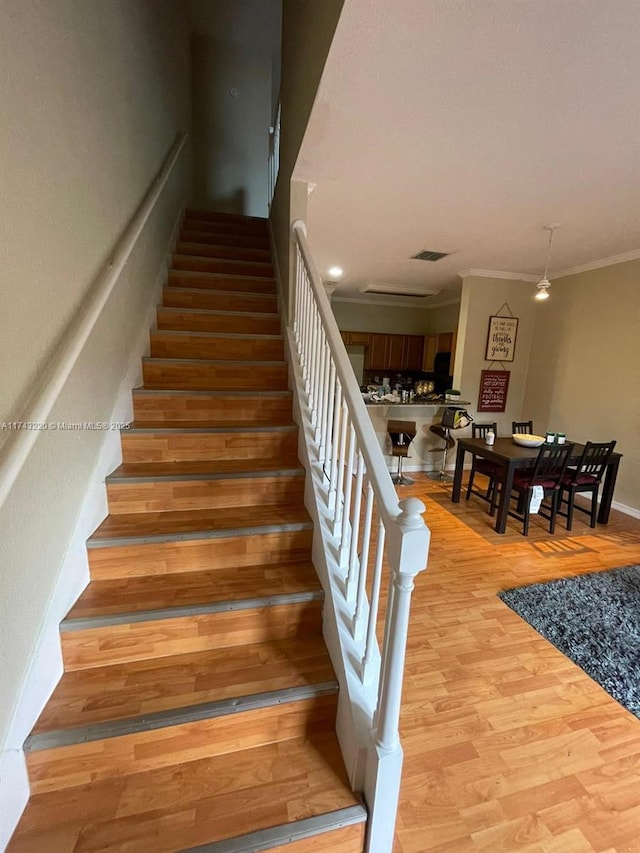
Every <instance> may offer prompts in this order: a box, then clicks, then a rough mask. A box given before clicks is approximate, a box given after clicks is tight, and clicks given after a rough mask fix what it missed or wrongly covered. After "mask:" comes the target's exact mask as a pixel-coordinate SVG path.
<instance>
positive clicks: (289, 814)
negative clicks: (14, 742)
mask: <svg viewBox="0 0 640 853" xmlns="http://www.w3.org/2000/svg"><path fill="white" fill-rule="evenodd" d="M262 780H264V781H262ZM354 807H357V809H358V810H359V811H360V817H359V819H361V820H364V814H363V811H364V810H363V809H362V805H361V802H360V799H359V797H358V795H356V794H353V793H352V792H351V790H350V789H349V785H348V781H347V778H346V774H345V771H344V766H343V763H342V757H341V754H340V748H339V745H338V742H337V739H336V737H335V734H334V733H331V732H326V731H321V732H319V733H318V734H313V733H312V734H310V735H308V736H307V737H299V738H291V739H288V740H286V741H278V742H275V743H270V744H266V745H263V746H257V747H253V748H249V749H245V750H242V751H240V752H238V753H235V754H226V755H222V756H213V757H205V758H194V759H192V760H190V761H188V762H186V763H184V762H183V763H181V764H179V765H176V764H174V765H170V766H165V767H161V768H156V769H152V770H147V771H144V772H140V773H136V774H132V775H128V776H126V777H120V778H117V779H110V780H109V779H108V780H96V781H95V782H94V783H92V784H91V786H88V785H84V786H76V787H74V788H63V789H60V790H54V791H51V792H47V793H42V794H37V795H34V796H33V797H32V798H31V801H30V803H29V805H28V807H27V810H26V812H25V815H24V817H23V821H22V823H21V825H20V827H19V829H18V832H17V833H16V834H15V836H14V839H13V840H12V842H11V844H10V847H9V848H8V853H35V851H39V850H44V849H46V850H47V853H67V851H69V850H77V851H80V849H82V853H98V851H104V850H107V849H112V850H114V851H115V850H125V849H126V850H127V853H148V851H149V849H153V853H174V851H176V850H182V851H184V850H186V849H193V848H196V849H197V848H198V846H200V847H202V845H211V844H213V843H219V844H232V845H233V844H234V843H235V842H234V841H233V839H234V838H237V837H238V828H239V827H241V828H242V833H243V835H246V834H247V833H257V832H260V831H263V830H270V829H273V828H274V827H277V826H281V827H284V828H285V831H286V827H291V828H292V830H294V829H295V828H296V822H297V821H299V820H303V819H309V818H313V817H316V816H320V815H326V816H327V821H329V820H331V815H332V814H333V815H334V817H335V816H336V814H338V813H342V814H343V816H345V813H344V811H343V810H345V809H352V808H354ZM354 811H355V809H354ZM285 825H286V826H285ZM318 829H319V827H318V826H317V825H316V826H312V827H309V831H311V832H317V831H318ZM254 837H255V836H254ZM286 838H287V836H286V835H284V836H283V837H282V841H283V843H284V842H285V841H286ZM80 840H81V842H82V847H81V848H80V847H79V846H78V845H79V843H80ZM44 842H48V846H47V845H46V844H44V846H43V843H44ZM278 842H279V839H278V838H277V836H273V837H272V838H271V841H270V842H269V843H270V844H271V847H272V849H277V848H273V845H274V844H277V843H278ZM296 843H298V842H296ZM150 844H151V848H150ZM205 849H206V848H205ZM235 849H237V848H235ZM246 849H247V848H246V846H245V851H246ZM249 849H251V848H249ZM257 849H260V848H257ZM263 849H265V848H264V847H263ZM266 849H269V848H268V847H267V848H266ZM284 849H285V850H286V846H285V848H284ZM298 849H300V848H298ZM317 849H318V848H317V847H316V850H317ZM320 849H322V848H320ZM355 849H356V848H355V847H349V848H348V853H351V851H353V850H355ZM223 850H225V848H224V847H218V851H217V853H222V851H223ZM230 850H234V847H233V846H232V847H227V848H226V853H229V851H230ZM341 853H342V851H341Z"/></svg>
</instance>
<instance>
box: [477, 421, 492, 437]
mask: <svg viewBox="0 0 640 853" xmlns="http://www.w3.org/2000/svg"><path fill="white" fill-rule="evenodd" d="M490 429H492V430H493V432H494V435H495V437H496V438H497V437H498V424H497V422H495V421H494V422H493V423H492V424H490V423H485V424H479V423H475V422H474V423H472V424H471V437H472V438H486V437H487V432H488V431H489V430H490Z"/></svg>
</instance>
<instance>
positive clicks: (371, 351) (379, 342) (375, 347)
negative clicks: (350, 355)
mask: <svg viewBox="0 0 640 853" xmlns="http://www.w3.org/2000/svg"><path fill="white" fill-rule="evenodd" d="M388 337H389V336H388V335H381V334H377V333H372V334H370V335H369V346H368V347H367V349H366V350H365V354H364V369H365V370H386V369H387V368H388V367H389V365H388V364H387V358H388V341H387V338H388Z"/></svg>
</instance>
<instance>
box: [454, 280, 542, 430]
mask: <svg viewBox="0 0 640 853" xmlns="http://www.w3.org/2000/svg"><path fill="white" fill-rule="evenodd" d="M532 290H533V285H532V284H528V283H525V282H522V281H510V280H505V279H493V278H482V277H475V276H473V277H468V278H465V279H464V281H463V284H462V302H461V309H460V326H459V330H458V348H457V350H456V363H455V375H454V379H453V384H454V386H455V387H456V388H458V389H459V390H460V391H461V392H462V397H463V398H464V399H465V400H470V401H471V405H470V406H469V407H468V408H469V411H470V412H471V414H472V415H473V417H474V418H475V419H476V420H477V421H480V422H483V421H494V420H495V421H496V422H497V424H498V435H510V434H511V421H512V420H520V418H521V417H524V416H525V415H526V417H527V419H528V417H529V415H528V412H527V410H526V407H524V396H525V386H526V383H527V373H528V369H529V355H530V351H531V343H532V340H533V329H534V323H535V316H536V303H535V301H534V300H533V294H532ZM505 302H507V303H508V304H509V307H510V309H511V312H512V314H513V316H514V317H518V320H519V322H518V334H517V339H516V348H515V358H514V360H513V361H512V362H505V364H504V365H502V364H500V363H498V362H489V361H485V360H484V356H485V352H486V343H487V330H488V327H489V317H490V316H491V315H493V314H497V313H498V312H500V313H501V314H506V313H508V312H506V311H505V310H504V309H503V310H500V309H501V308H502V306H503V303H505ZM490 367H494V368H496V369H503V367H504V369H505V370H508V371H509V372H510V374H511V376H510V379H509V390H508V394H507V404H506V410H505V412H502V413H488V412H478V411H477V405H478V394H479V391H480V375H481V371H482V370H488V369H489V368H490ZM534 426H535V427H536V429H544V428H546V426H547V425H546V423H541V422H537V421H536V422H535V424H534ZM470 432H471V430H470V429H468V430H467V431H466V432H465V433H462V434H465V435H466V434H467V433H470Z"/></svg>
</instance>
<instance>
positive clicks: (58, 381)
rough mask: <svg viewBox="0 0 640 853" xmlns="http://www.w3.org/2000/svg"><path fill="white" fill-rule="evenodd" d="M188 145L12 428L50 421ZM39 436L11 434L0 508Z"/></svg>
mask: <svg viewBox="0 0 640 853" xmlns="http://www.w3.org/2000/svg"><path fill="white" fill-rule="evenodd" d="M186 139H187V134H186V133H181V134H179V135H178V136H177V137H176V139H175V141H174V143H173V144H172V146H171V148H170V149H169V152H168V154H167V156H166V157H165V160H164V162H163V164H162V167H161V168H160V171H159V172H158V174H157V175H156V177H155V178H154V180H153V182H152V184H151V186H150V187H149V189H148V191H147V193H146V194H145V196H144V198H143V200H142V202H141V203H140V206H139V207H138V209H137V210H136V212H135V214H134V215H133V218H132V219H131V221H130V222H129V224H128V225H127V227H126V229H125V230H124V232H123V233H122V235H121V237H120V239H119V240H118V242H117V243H116V246H115V249H114V251H113V253H112V255H111V258H110V259H109V260H108V261H107V263H106V264H105V265H104V266H103V268H102V269H101V271H100V272H99V273H98V276H97V278H96V280H95V281H94V283H93V285H92V287H91V289H90V290H89V292H88V293H87V295H86V297H85V299H84V301H83V302H82V304H81V305H80V307H79V308H78V310H77V312H76V313H75V314H74V316H73V317H72V318H71V320H70V322H69V324H68V325H67V327H66V328H65V330H64V331H63V333H62V334H61V336H60V338H59V339H58V343H57V345H56V347H55V349H54V352H53V354H52V356H51V357H50V358H49V360H48V362H47V365H46V367H45V368H44V370H43V371H42V375H41V378H40V380H39V382H38V384H37V386H36V388H35V389H34V390H33V392H32V393H31V396H30V397H29V399H28V401H27V403H26V404H25V406H24V409H23V411H22V412H21V413H20V415H19V416H18V417H16V418H13V419H12V422H19V423H34V424H37V423H43V422H45V421H46V419H47V417H48V415H49V413H50V412H51V409H52V408H53V406H54V404H55V402H56V400H57V399H58V395H59V394H60V392H61V391H62V388H63V387H64V384H65V382H66V381H67V379H68V378H69V374H70V373H71V371H72V370H73V366H74V365H75V363H76V361H77V359H78V356H79V355H80V353H81V352H82V348H83V347H84V345H85V343H86V341H87V339H88V337H89V335H90V334H91V332H92V330H93V328H94V326H95V324H96V322H97V320H98V318H99V317H100V314H101V312H102V309H103V308H104V305H105V303H106V301H107V299H108V298H109V295H110V294H111V291H112V290H113V288H114V286H115V284H116V282H117V280H118V277H119V276H120V273H121V272H122V270H123V268H124V266H125V264H126V263H127V261H128V259H129V256H130V254H131V252H132V250H133V247H134V246H135V243H136V241H137V239H138V237H139V236H140V233H141V232H142V229H143V228H144V226H145V224H146V222H147V219H148V218H149V216H150V214H151V212H152V210H153V208H154V205H155V203H156V201H157V199H158V197H159V195H160V193H161V192H162V190H163V189H164V186H165V184H166V183H167V180H168V179H169V176H170V175H171V172H172V171H173V167H174V165H175V163H176V161H177V159H178V157H179V156H180V153H181V151H182V149H183V147H184V144H185V142H186ZM39 434H40V432H39V431H38V430H35V429H33V430H32V429H16V430H11V431H10V432H9V433H8V437H7V439H6V441H5V443H4V444H3V445H2V447H1V448H0V506H2V505H3V504H4V502H5V500H6V499H7V496H8V495H9V493H10V491H11V489H12V488H13V485H14V483H15V481H16V480H17V478H18V475H19V474H20V471H21V470H22V466H23V465H24V463H25V462H26V460H27V457H28V456H29V453H30V451H31V448H32V447H33V445H34V443H35V441H36V438H37V437H38V435H39Z"/></svg>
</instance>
